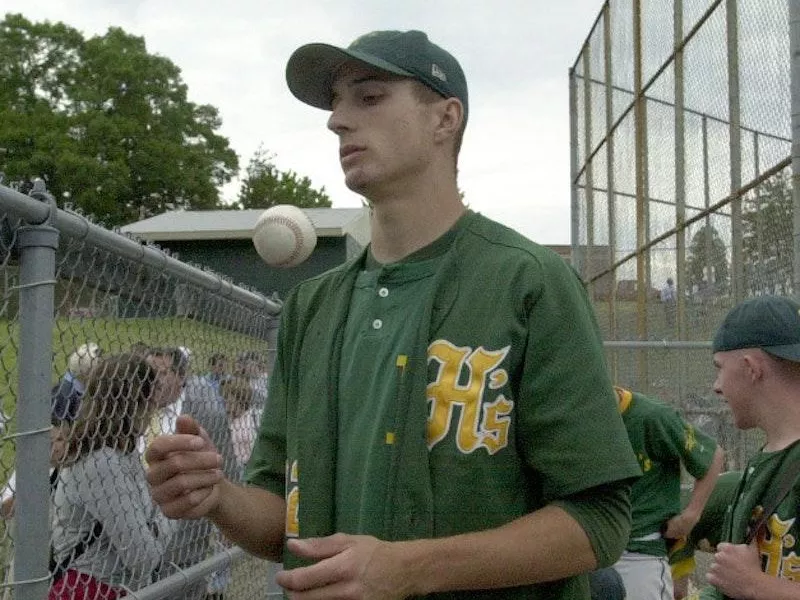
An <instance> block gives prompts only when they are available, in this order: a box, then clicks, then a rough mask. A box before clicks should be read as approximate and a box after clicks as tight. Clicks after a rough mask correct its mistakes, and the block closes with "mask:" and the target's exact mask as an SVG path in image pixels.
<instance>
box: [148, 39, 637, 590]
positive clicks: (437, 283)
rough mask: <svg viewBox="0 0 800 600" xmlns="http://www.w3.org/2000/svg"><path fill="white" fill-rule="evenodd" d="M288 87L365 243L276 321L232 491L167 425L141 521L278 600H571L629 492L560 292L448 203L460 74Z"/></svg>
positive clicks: (608, 558) (624, 527)
mask: <svg viewBox="0 0 800 600" xmlns="http://www.w3.org/2000/svg"><path fill="white" fill-rule="evenodd" d="M287 77H288V81H289V86H290V89H292V90H293V91H294V93H295V94H296V95H297V96H298V97H299V98H300V99H302V100H304V101H306V102H308V103H310V104H312V105H315V106H318V107H322V108H326V109H328V110H331V111H332V112H331V115H330V118H329V120H328V126H329V128H330V129H331V130H332V131H333V133H334V134H336V135H337V136H338V137H339V144H340V152H339V154H338V158H339V160H340V162H341V166H342V168H343V171H344V175H345V182H346V184H347V185H348V186H349V187H350V189H352V190H354V191H356V192H357V193H359V194H361V195H362V196H364V197H365V198H366V199H367V200H368V201H369V203H370V207H371V213H372V217H371V225H372V227H371V243H370V245H369V247H368V248H366V249H365V250H364V251H363V252H362V253H361V254H360V255H359V256H357V257H354V258H353V259H352V260H350V261H348V262H347V263H345V264H344V265H342V266H341V267H339V268H337V269H334V270H333V271H329V272H328V273H326V274H324V275H322V276H319V277H315V278H312V279H309V280H306V281H304V282H302V283H300V284H299V285H297V286H296V287H295V288H294V289H293V291H292V293H291V295H290V297H289V298H288V299H287V301H286V303H285V304H284V308H283V311H282V313H281V325H280V332H279V334H278V337H279V341H278V345H277V348H276V356H277V358H276V362H275V367H274V370H273V372H272V375H271V377H270V388H269V399H268V401H267V407H266V410H265V413H264V418H263V419H262V421H261V426H260V429H259V432H258V437H257V440H256V444H255V448H254V450H253V454H252V457H251V459H250V462H249V463H248V468H247V483H248V484H249V485H247V486H237V485H234V484H233V483H231V481H230V480H228V479H223V478H221V477H220V473H219V470H218V469H219V465H220V458H219V455H218V453H217V452H216V451H215V449H214V447H213V444H212V443H211V441H210V440H209V437H208V436H207V435H205V433H204V432H203V431H202V429H201V428H200V427H199V426H198V425H197V423H195V422H193V421H192V420H191V419H189V418H185V417H181V419H179V420H178V427H179V429H178V431H179V435H175V436H165V437H160V438H158V439H156V440H155V441H154V442H153V444H152V445H151V446H150V448H149V449H148V457H149V459H150V461H151V462H150V466H149V471H148V479H149V481H150V482H151V485H152V486H153V495H154V498H156V500H157V501H158V502H159V504H160V505H161V506H162V507H163V509H164V510H165V511H166V512H167V514H170V515H172V516H175V517H182V518H195V517H199V516H206V515H208V516H210V517H211V518H212V519H213V520H214V522H215V523H217V524H218V525H219V526H220V528H221V529H222V531H223V532H224V533H225V534H226V535H227V536H229V537H230V538H231V539H233V541H235V542H236V543H238V544H240V545H241V546H243V547H244V548H245V549H247V550H248V551H250V552H253V553H256V554H258V555H260V556H265V557H268V558H271V559H273V560H275V559H281V558H283V559H284V566H285V567H287V568H286V569H285V570H283V571H281V572H280V573H278V576H277V581H278V583H279V584H280V585H281V586H283V587H284V589H286V590H287V593H288V595H290V596H297V597H305V596H306V593H305V592H308V594H307V597H310V598H313V597H318V598H323V597H337V596H340V595H341V596H343V595H344V592H345V590H349V591H350V592H351V593H352V594H353V595H356V594H363V595H364V596H365V597H372V598H385V599H392V598H403V597H407V596H424V595H427V594H435V593H436V592H453V593H452V594H448V595H445V596H444V597H461V598H490V597H491V598H503V599H506V600H508V599H511V598H526V599H533V600H535V599H543V598H547V599H552V600H562V599H569V600H583V599H588V598H589V584H588V577H587V576H586V575H584V573H585V572H588V571H590V570H592V569H594V568H595V567H597V566H601V567H602V566H608V565H610V564H612V563H613V562H615V561H616V559H617V558H618V557H619V554H620V553H621V551H622V548H623V547H624V545H625V542H626V540H627V539H628V532H629V528H630V514H629V508H630V506H629V491H630V480H631V478H633V477H636V476H638V475H639V474H640V469H639V467H638V464H637V463H636V459H635V457H634V456H633V452H632V451H631V447H630V442H629V441H628V438H627V435H626V433H625V428H624V426H623V424H622V419H621V417H620V415H619V413H618V411H617V408H616V399H615V396H614V391H613V388H612V386H611V382H610V381H609V376H608V370H607V366H606V363H605V359H604V354H603V348H602V344H601V339H600V335H599V330H598V328H597V324H596V322H595V319H594V314H593V311H592V307H591V304H590V303H589V301H588V298H587V296H586V292H585V290H584V287H583V285H582V283H581V281H580V278H579V277H578V276H577V274H576V273H575V272H574V271H572V270H571V269H570V267H569V266H568V265H567V264H566V263H565V262H564V261H563V260H562V259H561V258H560V257H559V256H557V255H556V254H554V253H553V252H551V251H549V250H547V249H545V248H543V247H541V246H539V245H537V244H534V243H533V242H531V241H529V240H527V239H525V238H523V237H522V236H520V235H519V234H518V233H516V232H514V231H512V230H510V229H508V228H506V227H504V226H502V225H500V224H498V223H495V222H493V221H491V220H489V219H487V218H485V217H483V216H481V215H479V214H477V213H475V212H472V211H470V210H468V209H467V208H466V207H465V205H464V203H463V202H462V199H461V195H460V193H459V189H458V184H457V177H456V174H457V156H458V151H459V148H460V144H461V137H462V133H463V128H464V125H465V123H466V116H467V86H466V81H465V78H464V73H463V71H462V70H461V67H460V66H459V64H458V62H457V61H456V59H455V58H454V57H453V56H452V55H450V54H449V53H448V52H446V51H445V50H443V49H442V48H440V47H439V46H436V45H435V44H433V43H431V42H430V41H429V39H428V37H427V36H426V35H425V34H424V33H423V32H420V31H407V32H397V31H381V32H373V33H370V34H367V35H364V36H362V37H361V38H359V39H358V40H356V41H355V42H354V43H353V44H352V45H351V46H350V47H349V49H340V48H334V47H332V46H329V45H327V44H310V45H306V46H304V47H302V48H300V49H299V50H297V51H296V52H295V53H294V54H293V55H292V57H291V58H290V59H289V64H288V67H287ZM178 482H182V483H183V484H184V487H181V486H180V485H176V484H178ZM312 563H313V564H312ZM308 565H311V566H308ZM304 566H305V568H304Z"/></svg>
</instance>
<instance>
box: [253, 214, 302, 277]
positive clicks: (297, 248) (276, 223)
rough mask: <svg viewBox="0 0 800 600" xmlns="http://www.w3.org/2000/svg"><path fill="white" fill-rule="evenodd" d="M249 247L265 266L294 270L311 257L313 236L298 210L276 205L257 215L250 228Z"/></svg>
mask: <svg viewBox="0 0 800 600" xmlns="http://www.w3.org/2000/svg"><path fill="white" fill-rule="evenodd" d="M253 245H254V246H255V247H256V252H258V255H259V256H260V257H261V259H262V260H263V261H264V262H265V263H267V264H268V265H269V266H271V267H280V268H289V267H295V266H297V265H299V264H300V263H302V262H303V261H304V260H306V259H307V258H308V257H309V256H311V253H312V252H313V251H314V247H315V246H316V245H317V233H316V231H314V224H313V223H312V222H311V219H309V218H308V216H307V215H306V213H304V212H303V210H302V209H300V208H297V207H296V206H293V205H291V204H278V205H276V206H272V207H270V208H268V209H266V210H265V211H264V212H263V213H261V216H260V217H259V218H258V221H257V222H256V225H255V227H254V228H253Z"/></svg>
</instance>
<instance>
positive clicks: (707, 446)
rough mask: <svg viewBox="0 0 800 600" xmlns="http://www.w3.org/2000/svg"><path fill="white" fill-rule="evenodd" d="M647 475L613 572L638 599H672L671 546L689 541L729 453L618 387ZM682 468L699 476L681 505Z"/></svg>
mask: <svg viewBox="0 0 800 600" xmlns="http://www.w3.org/2000/svg"><path fill="white" fill-rule="evenodd" d="M616 391H617V397H618V399H619V411H620V413H621V414H622V420H623V421H624V422H625V427H626V429H627V430H628V437H629V438H630V440H631V445H632V446H633V451H634V452H635V453H636V456H637V458H638V459H639V466H641V468H642V473H643V475H642V477H641V478H639V479H638V480H637V481H636V482H635V483H634V484H633V488H632V489H631V513H632V519H633V523H632V524H631V539H630V540H629V541H628V545H627V547H626V548H625V552H624V553H623V555H622V558H620V560H619V561H618V562H617V563H616V564H615V565H614V568H615V569H616V570H617V572H618V573H619V574H620V576H621V577H622V580H623V582H624V584H625V589H626V590H627V591H628V593H629V594H630V596H631V597H632V598H634V599H635V600H672V597H673V583H672V576H671V573H670V568H669V561H668V559H667V552H668V549H669V547H670V546H671V545H672V544H674V543H677V542H678V540H683V539H685V538H686V537H687V536H688V535H689V533H690V532H691V531H692V528H693V527H694V526H695V524H696V523H697V521H698V520H699V519H700V515H701V514H702V512H703V507H704V506H705V505H706V502H707V501H708V497H709V496H710V495H711V492H712V491H713V489H714V484H715V483H716V481H717V476H718V475H719V474H720V472H721V471H722V468H723V465H724V453H723V451H722V449H721V448H719V447H718V446H717V443H716V442H715V441H714V440H713V439H712V438H711V437H709V436H708V435H706V434H705V433H703V432H702V431H700V430H699V429H696V428H695V427H694V426H693V425H691V424H690V423H687V422H686V421H685V420H684V419H683V418H682V417H681V416H680V415H679V414H678V411H677V410H675V409H674V408H672V407H670V406H667V405H666V404H663V403H661V402H659V401H657V400H655V399H653V398H649V397H647V396H645V395H644V394H640V393H636V392H631V391H629V390H625V389H622V388H620V387H617V388H616ZM681 466H683V467H684V468H685V469H686V471H687V472H688V473H689V475H691V476H692V477H693V478H694V480H695V481H694V486H693V489H692V493H691V498H690V500H689V501H688V502H687V503H686V505H685V506H684V507H681V495H680V494H681V489H680V486H681Z"/></svg>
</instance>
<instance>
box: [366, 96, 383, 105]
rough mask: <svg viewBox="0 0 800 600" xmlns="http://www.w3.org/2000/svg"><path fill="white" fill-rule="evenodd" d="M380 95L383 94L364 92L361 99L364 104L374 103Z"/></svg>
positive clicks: (378, 99)
mask: <svg viewBox="0 0 800 600" xmlns="http://www.w3.org/2000/svg"><path fill="white" fill-rule="evenodd" d="M382 97H383V94H364V95H363V96H362V97H361V99H362V100H363V101H364V102H365V103H366V104H375V103H377V102H379V101H380V99H381V98H382Z"/></svg>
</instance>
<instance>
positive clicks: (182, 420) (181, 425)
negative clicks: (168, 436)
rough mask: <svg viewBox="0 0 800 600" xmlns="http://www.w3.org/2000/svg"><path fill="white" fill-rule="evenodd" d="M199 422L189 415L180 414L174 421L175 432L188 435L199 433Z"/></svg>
mask: <svg viewBox="0 0 800 600" xmlns="http://www.w3.org/2000/svg"><path fill="white" fill-rule="evenodd" d="M201 429H202V427H200V423H198V422H197V421H195V420H194V419H193V418H192V417H190V416H189V415H180V416H179V417H178V419H177V420H176V421H175V432H176V433H186V434H190V435H200V430H201Z"/></svg>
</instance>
